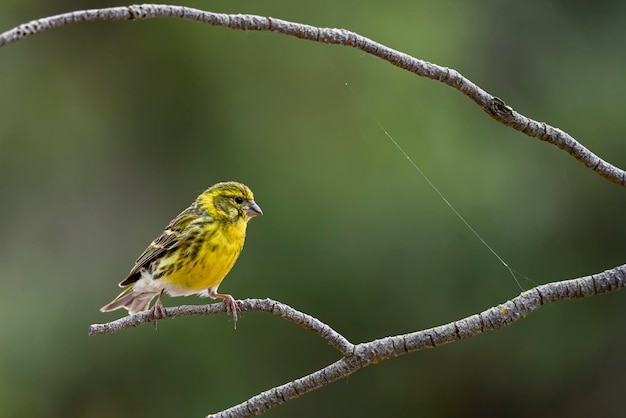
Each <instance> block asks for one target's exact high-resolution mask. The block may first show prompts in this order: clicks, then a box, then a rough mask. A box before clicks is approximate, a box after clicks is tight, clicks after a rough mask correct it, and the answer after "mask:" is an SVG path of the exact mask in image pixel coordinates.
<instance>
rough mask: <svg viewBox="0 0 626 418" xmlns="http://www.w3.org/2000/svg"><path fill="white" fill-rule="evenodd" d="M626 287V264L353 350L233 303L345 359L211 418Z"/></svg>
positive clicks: (259, 408)
mask: <svg viewBox="0 0 626 418" xmlns="http://www.w3.org/2000/svg"><path fill="white" fill-rule="evenodd" d="M623 287H626V264H624V265H621V266H619V267H616V268H614V269H611V270H607V271H605V272H602V273H599V274H594V275H591V276H585V277H581V278H578V279H572V280H564V281H560V282H553V283H548V284H544V285H541V286H537V287H534V288H532V289H530V290H528V291H525V292H522V293H521V294H520V295H519V296H517V297H515V298H514V299H512V300H509V301H506V302H503V303H502V304H500V305H498V306H494V307H493V308H489V309H487V310H485V311H483V312H481V313H479V314H475V315H471V316H468V317H466V318H463V319H460V320H458V321H454V322H451V323H449V324H446V325H441V326H438V327H434V328H430V329H426V330H423V331H417V332H411V333H408V334H401V335H396V336H392V337H386V338H381V339H378V340H374V341H370V342H366V343H361V344H358V345H353V344H352V343H350V342H349V341H348V340H347V339H346V338H345V337H343V336H342V335H340V334H339V333H338V332H336V331H335V330H333V329H332V328H330V327H329V326H328V325H326V324H324V323H323V322H321V321H319V320H317V319H315V318H313V317H312V316H310V315H307V314H305V313H302V312H300V311H298V310H296V309H293V308H291V307H290V306H287V305H285V304H283V303H280V302H276V301H274V300H271V299H245V300H241V301H238V302H237V303H238V304H239V306H240V307H241V310H242V311H243V312H269V313H271V314H273V315H277V316H280V317H282V318H285V319H287V320H289V321H292V322H295V323H296V324H298V325H301V326H303V327H304V328H307V329H310V330H312V331H314V332H316V333H317V334H319V335H320V336H321V337H322V338H324V339H325V340H326V341H328V342H329V343H330V344H331V345H332V346H333V347H335V348H336V349H337V350H339V351H340V352H341V353H342V354H343V358H341V359H340V360H338V361H336V362H335V363H333V364H331V365H329V366H326V367H324V368H323V369H321V370H318V371H316V372H314V373H311V374H309V375H307V376H304V377H301V378H299V379H296V380H294V381H292V382H289V383H286V384H284V385H281V386H278V387H275V388H272V389H270V390H267V391H265V392H263V393H260V394H258V395H256V396H254V397H252V398H250V399H248V400H247V401H245V402H243V403H241V404H239V405H236V406H233V407H231V408H229V409H226V410H224V411H222V412H219V413H217V414H215V415H209V416H210V417H249V416H254V415H258V414H261V413H263V412H265V411H266V410H268V409H270V408H273V407H275V406H278V405H280V404H282V403H284V402H286V401H288V400H290V399H293V398H297V397H299V396H301V395H303V394H305V393H308V392H311V391H313V390H315V389H319V388H321V387H323V386H326V385H328V384H329V383H331V382H334V381H335V380H339V379H342V378H344V377H347V376H349V375H351V374H352V373H354V372H355V371H357V370H359V369H361V368H363V367H366V366H369V365H370V364H373V363H374V364H375V363H379V362H380V361H383V360H387V359H389V358H392V357H397V356H400V355H403V354H407V353H412V352H415V351H420V350H423V349H425V348H433V347H437V346H440V345H444V344H448V343H451V342H454V341H458V340H462V339H465V338H469V337H472V336H474V335H477V334H481V333H483V332H488V331H495V330H498V329H500V328H502V327H505V326H507V325H511V324H513V323H515V322H517V321H518V320H520V319H522V318H525V317H526V316H528V315H529V314H530V313H531V312H534V311H536V310H537V309H539V308H541V307H542V306H544V305H547V304H549V303H553V302H558V301H562V300H567V299H578V298H585V297H590V296H594V295H599V294H602V293H608V292H613V291H617V290H619V289H621V288H623ZM222 312H226V307H225V305H224V304H223V303H213V304H208V305H202V306H180V307H175V308H167V309H166V313H167V316H168V317H172V318H173V317H177V316H187V315H212V314H216V313H222ZM151 321H152V319H151V318H150V316H149V314H148V313H140V314H137V315H133V316H127V317H125V318H121V319H118V320H117V321H113V322H109V323H107V324H94V325H91V326H90V328H89V335H96V334H106V333H113V332H116V331H120V330H122V329H126V328H130V327H134V326H138V325H141V324H144V323H150V322H151Z"/></svg>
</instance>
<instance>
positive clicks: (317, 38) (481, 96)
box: [0, 4, 626, 187]
mask: <svg viewBox="0 0 626 418" xmlns="http://www.w3.org/2000/svg"><path fill="white" fill-rule="evenodd" d="M159 17H170V18H180V19H187V20H192V21H196V22H202V23H207V24H209V25H214V26H223V27H227V28H231V29H238V30H247V31H271V32H278V33H281V34H283V35H288V36H294V37H297V38H301V39H306V40H309V41H314V42H323V43H327V44H335V45H345V46H350V47H353V48H357V49H360V50H361V51H364V52H366V53H368V54H371V55H374V56H376V57H379V58H381V59H383V60H385V61H387V62H389V63H391V64H393V65H395V66H397V67H400V68H403V69H405V70H407V71H410V72H412V73H414V74H417V75H418V76H420V77H426V78H430V79H432V80H436V81H440V82H442V83H445V84H447V85H449V86H451V87H453V88H455V89H457V90H458V91H460V92H461V93H463V94H465V95H466V96H467V97H469V98H470V99H472V100H473V101H474V102H475V103H476V104H477V105H478V106H480V107H481V109H483V110H484V111H485V112H486V113H487V114H488V115H489V116H491V117H492V118H493V119H495V120H497V121H498V122H500V123H502V124H504V125H506V126H509V127H511V128H513V129H515V130H517V131H520V132H523V133H525V134H526V135H528V136H531V137H533V138H537V139H540V140H542V141H546V142H549V143H550V144H553V145H556V146H557V147H559V148H561V149H562V150H564V151H566V152H567V153H568V154H570V155H571V156H573V157H574V158H576V159H577V160H578V161H580V162H582V163H583V164H584V165H585V166H586V167H588V168H590V169H592V170H593V171H595V172H596V173H598V174H599V175H601V176H602V177H604V178H606V179H607V180H609V181H611V182H613V183H615V184H619V185H621V186H624V187H626V172H625V171H624V170H622V169H620V168H618V167H615V166H614V165H612V164H610V163H608V162H606V161H604V160H603V159H601V158H600V157H599V156H597V155H595V154H594V153H592V152H591V151H590V150H589V149H587V148H586V147H584V146H583V145H582V144H581V143H579V142H578V141H576V140H575V139H574V138H573V137H572V136H570V135H569V134H567V133H565V132H563V131H561V130H560V129H558V128H555V127H553V126H550V125H548V124H547V123H544V122H539V121H536V120H534V119H531V118H528V117H526V116H524V115H522V114H520V113H518V112H516V111H515V110H513V108H511V107H510V106H507V105H506V104H505V103H504V102H503V101H502V100H501V99H499V98H497V97H494V96H492V95H490V94H489V93H487V92H486V91H485V90H483V89H481V88H480V87H478V86H477V85H476V84H474V83H472V82H471V81H470V80H468V79H467V78H465V77H463V76H462V75H461V74H460V73H459V72H458V71H456V70H454V69H451V68H447V67H442V66H439V65H436V64H432V63H430V62H427V61H423V60H420V59H417V58H415V57H412V56H410V55H407V54H405V53H402V52H399V51H396V50H395V49H392V48H389V47H387V46H385V45H382V44H379V43H378V42H375V41H373V40H371V39H369V38H366V37H364V36H361V35H359V34H357V33H355V32H351V31H348V30H345V29H332V28H318V27H315V26H310V25H305V24H302V23H294V22H289V21H286V20H281V19H275V18H272V17H263V16H256V15H246V14H222V13H212V12H207V11H203V10H199V9H193V8H190V7H183V6H171V5H165V4H142V5H133V6H125V7H111V8H103V9H92V10H80V11H75V12H70V13H64V14H60V15H56V16H51V17H46V18H42V19H37V20H33V21H31V22H28V23H25V24H22V25H19V26H17V27H15V28H13V29H10V30H8V31H6V32H4V33H2V34H0V47H2V46H5V45H8V44H10V43H13V42H17V41H19V40H21V39H24V38H26V37H29V36H31V35H34V34H37V33H40V32H44V31H46V30H49V29H53V28H58V27H61V26H66V25H69V24H72V23H79V22H92V21H98V20H140V19H153V18H159Z"/></svg>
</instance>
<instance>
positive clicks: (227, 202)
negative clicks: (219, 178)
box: [198, 181, 263, 223]
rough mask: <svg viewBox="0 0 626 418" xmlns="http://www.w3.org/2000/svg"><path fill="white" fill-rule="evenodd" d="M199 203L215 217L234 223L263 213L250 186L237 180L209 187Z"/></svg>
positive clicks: (246, 220)
mask: <svg viewBox="0 0 626 418" xmlns="http://www.w3.org/2000/svg"><path fill="white" fill-rule="evenodd" d="M198 205H199V206H200V207H201V208H203V209H204V210H206V211H207V212H208V213H209V214H210V215H211V216H212V217H213V218H215V219H219V220H224V221H230V222H233V223H235V222H238V221H240V220H243V221H245V222H248V221H249V220H250V219H251V218H254V217H255V216H260V215H263V211H262V210H261V208H260V207H259V205H257V204H256V202H255V201H254V195H253V194H252V191H251V190H250V188H248V186H246V185H245V184H241V183H237V182H235V181H227V182H224V183H217V184H214V185H213V186H211V187H209V188H208V189H207V190H205V192H204V193H202V194H201V195H200V196H199V197H198Z"/></svg>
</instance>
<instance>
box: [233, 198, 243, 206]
mask: <svg viewBox="0 0 626 418" xmlns="http://www.w3.org/2000/svg"><path fill="white" fill-rule="evenodd" d="M235 203H237V204H238V205H241V204H242V203H243V197H239V196H237V197H236V198H235Z"/></svg>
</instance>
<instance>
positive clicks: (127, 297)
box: [100, 285, 158, 315]
mask: <svg viewBox="0 0 626 418" xmlns="http://www.w3.org/2000/svg"><path fill="white" fill-rule="evenodd" d="M133 288H134V286H133V285H130V286H128V287H127V288H126V289H124V291H123V292H122V293H120V294H119V295H118V296H117V297H116V298H115V299H113V302H111V303H109V304H106V305H104V306H103V307H102V308H100V311H101V312H109V311H114V310H116V309H120V308H124V309H126V310H127V311H128V314H129V315H134V314H136V313H138V312H143V311H147V310H148V309H149V308H150V302H152V299H154V297H155V296H157V295H158V293H140V292H135V291H134V289H133Z"/></svg>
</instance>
